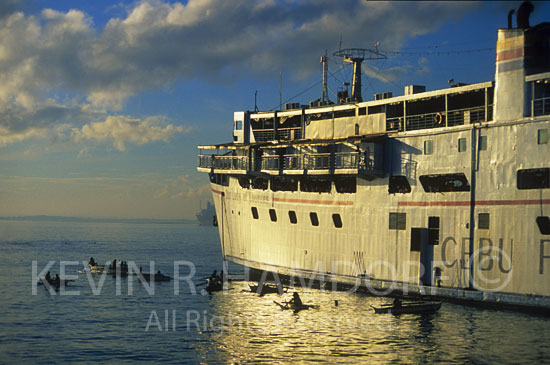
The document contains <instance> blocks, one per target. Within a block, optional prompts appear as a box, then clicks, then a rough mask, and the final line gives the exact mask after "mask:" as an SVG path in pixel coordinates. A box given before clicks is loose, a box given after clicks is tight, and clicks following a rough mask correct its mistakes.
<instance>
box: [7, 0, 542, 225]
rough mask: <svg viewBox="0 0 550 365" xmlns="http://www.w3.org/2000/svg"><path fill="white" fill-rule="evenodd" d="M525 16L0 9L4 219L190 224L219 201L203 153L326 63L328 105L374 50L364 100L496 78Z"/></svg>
mask: <svg viewBox="0 0 550 365" xmlns="http://www.w3.org/2000/svg"><path fill="white" fill-rule="evenodd" d="M519 4H520V2H516V1H505V2H497V1H490V2H465V1H457V2H454V1H433V2H430V1H427V2H416V1H398V2H384V1H370V0H369V1H365V0H362V1H361V0H341V1H334V0H258V1H253V0H231V1H229V0H188V1H169V0H147V1H125V0H122V1H119V2H116V1H107V0H94V1H90V0H55V1H53V0H2V1H1V2H0V217H16V216H28V215H56V216H76V217H102V218H157V219H160V218H167V219H192V218H194V217H195V213H196V212H197V211H198V210H199V207H200V206H201V205H202V206H203V207H204V206H205V205H206V202H207V201H208V200H210V201H211V199H212V198H211V192H210V188H209V184H208V176H207V175H206V174H203V173H198V172H197V171H196V165H197V155H198V152H199V151H198V150H197V148H196V146H197V145H199V144H203V145H204V144H216V143H224V142H230V141H231V140H232V132H231V128H232V118H233V112H234V111H237V110H253V109H254V94H255V93H256V92H257V105H258V107H259V108H260V110H269V109H273V108H278V107H279V104H280V100H281V99H280V95H282V101H283V103H284V102H300V103H302V104H307V103H308V102H309V101H311V100H314V99H317V98H319V97H320V96H321V84H320V81H321V65H320V63H319V58H320V56H322V55H324V54H325V52H326V53H327V54H328V57H329V74H330V78H329V81H328V86H329V90H330V91H329V96H330V98H331V99H332V100H335V99H336V97H335V93H336V92H337V89H338V88H339V87H341V86H342V85H343V82H346V81H348V82H349V81H351V74H352V68H351V65H350V64H347V63H343V62H342V60H341V59H339V58H338V57H335V56H333V53H334V52H335V51H337V50H338V49H339V48H340V47H341V48H370V49H373V48H374V47H375V45H376V44H378V50H379V51H381V52H385V54H386V55H387V58H386V59H384V60H374V61H369V62H367V63H365V64H364V65H363V73H364V74H363V88H362V94H363V98H364V100H372V99H373V95H374V93H379V92H388V91H389V92H392V93H393V95H394V96H397V95H402V94H403V88H404V86H405V85H410V84H417V85H425V86H426V88H427V90H435V89H441V88H446V87H449V84H448V80H450V79H453V80H454V81H455V82H465V83H478V82H485V81H490V80H493V79H494V72H495V66H494V60H495V45H496V34H497V33H496V32H497V29H498V28H505V27H507V13H508V11H509V10H510V9H513V8H515V9H517V8H518V7H519ZM543 21H550V6H549V5H548V4H547V3H546V2H535V11H534V12H533V14H532V16H531V24H532V25H534V24H538V23H540V22H543ZM514 24H515V21H514Z"/></svg>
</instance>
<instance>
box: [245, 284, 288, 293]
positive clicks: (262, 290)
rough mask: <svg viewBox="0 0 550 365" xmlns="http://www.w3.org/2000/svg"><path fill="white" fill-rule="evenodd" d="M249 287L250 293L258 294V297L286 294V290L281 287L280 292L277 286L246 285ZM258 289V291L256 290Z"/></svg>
mask: <svg viewBox="0 0 550 365" xmlns="http://www.w3.org/2000/svg"><path fill="white" fill-rule="evenodd" d="M248 286H249V287H250V291H251V292H253V293H258V294H260V295H264V294H284V293H286V291H287V289H285V288H283V287H281V290H279V287H277V285H267V284H264V285H263V286H262V287H260V286H259V285H248ZM258 288H259V289H260V290H258Z"/></svg>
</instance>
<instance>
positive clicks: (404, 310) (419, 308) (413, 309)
mask: <svg viewBox="0 0 550 365" xmlns="http://www.w3.org/2000/svg"><path fill="white" fill-rule="evenodd" d="M372 308H373V309H374V313H378V314H381V313H390V314H421V313H434V312H437V311H438V310H439V308H441V302H413V303H403V304H401V305H399V306H395V305H393V304H388V305H386V306H381V307H372Z"/></svg>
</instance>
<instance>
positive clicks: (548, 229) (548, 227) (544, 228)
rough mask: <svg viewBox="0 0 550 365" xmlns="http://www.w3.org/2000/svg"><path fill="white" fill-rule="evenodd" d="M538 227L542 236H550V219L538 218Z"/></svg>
mask: <svg viewBox="0 0 550 365" xmlns="http://www.w3.org/2000/svg"><path fill="white" fill-rule="evenodd" d="M537 225H538V226H539V230H540V233H541V234H550V217H545V216H542V217H537Z"/></svg>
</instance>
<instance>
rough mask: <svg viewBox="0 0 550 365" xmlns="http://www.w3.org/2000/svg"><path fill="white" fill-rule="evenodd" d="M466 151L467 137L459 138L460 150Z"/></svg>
mask: <svg viewBox="0 0 550 365" xmlns="http://www.w3.org/2000/svg"><path fill="white" fill-rule="evenodd" d="M465 151H466V138H459V139H458V152H465Z"/></svg>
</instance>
